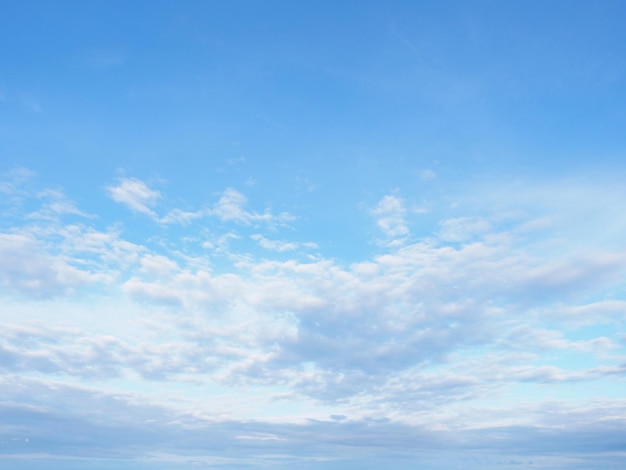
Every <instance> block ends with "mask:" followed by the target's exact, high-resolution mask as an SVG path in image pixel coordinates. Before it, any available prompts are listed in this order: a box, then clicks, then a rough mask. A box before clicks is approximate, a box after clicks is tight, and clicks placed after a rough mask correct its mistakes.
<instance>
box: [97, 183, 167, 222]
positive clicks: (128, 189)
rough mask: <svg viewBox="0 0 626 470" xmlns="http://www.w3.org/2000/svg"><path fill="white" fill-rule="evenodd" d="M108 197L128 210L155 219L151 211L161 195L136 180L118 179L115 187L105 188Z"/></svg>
mask: <svg viewBox="0 0 626 470" xmlns="http://www.w3.org/2000/svg"><path fill="white" fill-rule="evenodd" d="M106 189H107V191H108V194H109V197H110V198H111V199H113V200H114V201H115V202H119V203H120V204H124V205H125V206H126V207H128V208H129V209H130V210H132V211H134V212H139V213H141V214H145V215H149V216H151V217H156V214H155V212H154V211H153V210H152V209H151V207H153V206H154V204H155V203H156V201H157V200H158V199H159V198H161V194H160V193H159V192H158V191H155V190H153V189H151V188H150V187H148V185H147V184H146V183H144V182H143V181H141V180H139V179H137V178H126V177H124V178H120V179H119V181H118V183H117V184H116V185H110V186H107V188H106Z"/></svg>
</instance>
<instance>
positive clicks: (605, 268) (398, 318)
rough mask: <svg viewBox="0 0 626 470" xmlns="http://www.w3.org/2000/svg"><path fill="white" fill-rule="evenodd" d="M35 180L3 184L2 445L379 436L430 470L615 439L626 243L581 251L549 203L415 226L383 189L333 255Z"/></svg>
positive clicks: (219, 444)
mask: <svg viewBox="0 0 626 470" xmlns="http://www.w3.org/2000/svg"><path fill="white" fill-rule="evenodd" d="M27 174H28V172H26V171H24V170H20V171H14V172H12V174H11V175H9V177H7V178H6V179H5V181H4V182H3V184H2V191H3V193H4V195H5V196H6V204H5V206H4V207H3V210H4V213H5V222H4V226H3V231H2V233H1V234H0V282H1V283H2V289H3V296H2V303H3V306H2V311H3V312H4V313H3V328H2V331H1V332H0V369H1V370H2V371H3V377H4V378H3V380H2V383H1V384H0V387H1V388H2V392H3V393H2V394H3V396H4V397H6V398H5V399H4V401H3V402H2V406H3V410H4V411H3V414H4V416H6V417H7V419H6V420H5V422H4V424H3V428H2V437H1V440H2V443H3V444H2V452H3V455H4V456H5V457H3V458H6V459H10V458H13V457H11V456H20V455H22V456H28V455H30V456H31V457H32V458H41V459H44V460H45V459H49V458H52V457H51V456H54V457H55V458H59V459H73V458H77V459H80V458H83V457H89V456H90V457H96V458H98V459H113V458H115V459H118V458H119V459H122V460H124V459H130V460H133V461H135V460H136V461H138V462H144V463H146V462H155V463H157V464H163V465H172V466H173V467H175V466H176V465H177V462H178V463H180V462H191V461H197V462H198V465H218V466H219V465H226V466H227V465H243V466H244V467H245V466H246V465H248V466H254V465H262V464H263V462H265V461H266V460H267V459H270V460H272V462H273V465H275V466H278V468H281V467H280V465H285V466H288V465H294V463H297V465H300V467H298V468H308V467H306V466H307V465H318V466H317V467H316V468H335V467H333V465H335V464H337V465H339V463H340V462H350V461H353V460H354V459H357V454H358V452H360V451H359V449H364V448H366V449H368V450H367V452H369V453H371V456H372V462H375V461H376V459H378V458H382V456H381V455H379V454H377V451H376V449H377V448H380V449H385V452H387V451H389V452H392V453H394V455H395V454H397V458H398V459H399V460H398V461H399V462H401V463H399V468H403V467H402V465H406V466H407V468H408V466H410V465H413V464H414V463H415V462H416V460H415V458H417V457H416V456H415V455H414V451H415V446H416V443H417V442H420V443H421V444H419V445H418V447H420V448H427V449H428V451H425V452H423V453H422V454H420V457H419V459H421V460H419V459H418V460H417V461H419V462H422V464H423V465H432V466H433V468H435V467H436V465H437V461H438V459H440V458H441V454H440V453H441V452H445V450H446V449H451V448H454V449H457V450H458V451H459V452H460V454H458V455H463V456H464V457H459V458H461V459H478V460H476V462H482V463H481V464H480V465H483V468H491V467H490V465H491V466H494V468H496V467H498V465H499V464H498V462H499V461H500V460H498V458H499V457H498V458H496V457H495V455H507V456H510V458H511V459H512V460H511V461H512V462H514V461H516V460H515V459H518V458H523V459H525V460H524V462H526V463H525V464H528V462H529V461H533V462H535V463H534V465H535V466H536V467H538V468H578V467H577V465H578V466H579V467H580V468H585V465H589V460H588V459H590V458H592V457H591V455H592V454H593V459H602V458H604V457H603V456H609V455H612V456H613V457H612V458H616V457H615V455H622V454H619V452H623V451H624V448H623V444H622V443H621V442H620V441H619V439H616V437H615V436H617V435H619V433H620V432H622V433H623V431H624V430H625V427H624V426H625V424H626V422H625V421H624V419H623V416H624V415H623V409H624V406H626V402H625V401H624V400H623V399H622V398H621V394H620V393H619V392H618V391H619V390H620V389H621V388H620V387H622V386H623V377H624V374H625V372H626V365H625V364H626V355H625V351H624V343H625V339H626V336H625V329H624V320H623V319H624V311H625V309H626V301H624V300H622V299H623V296H622V294H623V291H622V289H623V288H622V285H623V280H624V276H625V274H626V251H625V250H624V249H623V248H622V247H621V246H620V247H617V248H615V249H606V248H603V249H600V248H599V247H595V246H594V245H593V244H585V245H583V246H582V248H581V241H580V240H578V239H576V237H570V238H565V237H563V230H564V229H565V228H567V224H568V221H567V220H558V219H555V218H554V217H551V216H553V215H554V214H550V213H549V208H548V209H545V210H544V211H543V212H542V213H539V212H537V211H535V210H534V208H533V207H532V204H527V207H525V208H522V207H521V206H520V204H519V203H518V204H513V203H512V204H511V207H507V208H505V209H506V210H505V209H502V208H500V209H498V210H497V211H491V212H486V211H483V212H482V213H477V212H476V211H474V212H473V213H468V215H463V216H455V217H451V218H445V219H442V220H440V221H439V223H438V225H437V227H438V228H437V229H436V230H435V231H434V232H433V233H432V234H430V235H429V236H426V237H420V238H415V237H413V236H412V235H411V231H410V227H411V226H412V225H413V224H415V223H416V222H415V221H416V220H417V219H416V218H419V217H420V216H421V213H420V211H409V210H407V209H406V208H407V207H411V201H405V200H403V199H402V197H401V195H399V194H398V193H395V194H389V195H386V196H384V197H383V198H382V199H381V200H380V201H379V202H378V203H377V204H376V205H375V206H373V207H371V208H370V209H368V210H367V212H368V213H369V214H370V215H371V216H372V221H371V223H372V227H378V228H379V229H380V235H381V236H382V237H383V238H380V237H379V236H376V239H375V240H374V241H373V244H372V247H373V248H372V249H371V256H369V257H366V258H363V259H353V260H341V259H336V258H331V257H326V256H324V254H323V250H324V246H323V243H322V241H321V240H310V241H307V242H301V241H290V240H289V239H288V234H289V233H293V231H294V230H295V225H294V224H297V218H296V217H294V215H291V214H287V213H283V214H281V215H274V213H273V212H272V211H270V210H269V209H264V210H262V211H255V210H254V209H247V208H245V207H244V206H245V205H247V204H250V203H248V202H247V200H246V197H245V196H244V195H243V194H242V193H240V192H239V191H237V190H235V189H232V188H230V189H227V190H225V191H224V192H223V193H222V194H221V195H217V197H216V200H215V201H208V203H207V205H206V209H198V210H194V211H192V212H193V213H196V214H200V213H202V215H201V216H198V217H187V218H185V222H184V224H183V225H179V227H180V228H179V229H176V230H175V231H169V230H171V229H170V228H169V227H170V224H169V223H164V222H163V219H166V218H167V217H168V216H161V215H159V214H160V213H162V212H163V211H162V210H161V209H160V204H161V201H164V200H165V199H166V197H165V196H164V195H163V194H161V193H160V192H158V191H157V190H155V189H153V188H151V187H150V185H149V184H148V183H146V182H144V181H142V180H140V179H138V178H122V179H120V180H118V182H117V183H115V184H114V185H109V186H107V187H106V191H104V193H106V194H108V196H109V197H110V198H111V199H112V200H113V201H115V202H117V203H121V204H122V205H125V206H127V207H128V208H129V209H130V210H131V211H134V212H138V213H139V216H140V217H143V216H147V217H145V218H143V219H137V221H135V222H133V224H134V226H135V227H142V231H141V232H138V233H139V235H138V234H137V233H135V234H134V235H133V234H132V232H131V231H130V230H128V228H129V227H126V226H125V225H120V224H119V223H117V222H116V221H115V220H104V219H103V215H98V214H94V215H90V214H88V213H86V212H84V211H83V210H81V209H80V208H78V207H76V204H75V203H73V202H72V201H71V199H70V198H69V197H67V196H66V195H64V194H63V192H62V191H60V190H58V189H57V190H55V191H51V190H49V189H46V188H40V189H37V190H36V191H32V187H31V188H30V190H28V191H27V190H26V189H24V185H27V184H34V183H27V181H29V178H30V177H28V176H24V175H27ZM20 175H22V176H20ZM581 201H582V199H581ZM163 203H165V202H163ZM250 205H251V206H252V207H254V206H255V204H250ZM581 208H582V209H581V210H583V211H584V204H581ZM521 209H525V210H521ZM168 211H169V214H173V213H178V214H182V213H183V212H182V210H178V209H176V208H170V209H168ZM190 213H191V212H190ZM559 213H561V212H559ZM609 213H611V211H610V210H609ZM107 217H110V216H107ZM173 219H174V218H173V217H170V219H169V220H173ZM212 220H214V221H215V222H211V221H212ZM612 223H614V224H615V223H618V221H615V220H613V221H612ZM289 224H291V226H290V225H289ZM181 231H182V232H181ZM127 232H128V235H126V233H127ZM146 233H149V234H150V235H149V236H145V235H143V234H146ZM181 233H184V234H185V235H184V236H185V240H186V241H185V242H184V243H183V244H180V243H174V239H180V237H181ZM605 245H607V244H605ZM85 384H89V385H88V386H87V385H85ZM61 424H63V426H68V427H70V428H71V429H73V430H75V431H74V432H72V433H70V434H68V435H66V436H54V429H55V428H56V427H58V426H60V425H61ZM496 434H497V435H498V436H499V437H498V439H497V440H494V435H496ZM348 435H349V436H350V437H346V436H348ZM546 435H549V436H551V437H550V438H546ZM79 436H82V437H80V438H79ZM589 436H593V438H592V439H589ZM85 439H86V440H85ZM204 442H211V443H212V444H205V443H204ZM375 443H376V444H375ZM157 448H158V449H159V451H158V452H157V451H156V450H155V449H157ZM227 448H228V449H230V450H228V451H226V450H224V449H227ZM62 449H65V450H62ZM390 449H391V450H390ZM568 449H569V450H568ZM574 449H575V451H573V450H574ZM566 450H567V452H566ZM555 453H560V454H562V457H559V458H556V457H554V455H555ZM564 453H565V454H566V455H565V456H563V454H564ZM616 453H617V454H616ZM271 455H276V456H275V457H272V456H271ZM278 456H280V457H278ZM16 458H17V457H16ZM361 458H362V456H360V457H358V459H361ZM607 458H608V457H607ZM181 459H182V460H181ZM276 459H278V460H276ZM358 459H357V460H358ZM481 459H482V460H481ZM476 462H475V464H476V465H478V464H477V463H476ZM324 465H325V466H324ZM542 466H543V467H542ZM427 468H428V467H427Z"/></svg>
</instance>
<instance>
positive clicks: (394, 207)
mask: <svg viewBox="0 0 626 470" xmlns="http://www.w3.org/2000/svg"><path fill="white" fill-rule="evenodd" d="M372 214H373V215H374V217H376V224H377V225H378V227H379V228H380V229H381V230H382V232H383V233H384V234H385V236H386V237H387V238H388V239H392V240H393V241H392V242H390V243H392V244H398V243H401V242H402V240H403V238H401V237H404V236H406V235H408V233H409V228H408V226H407V223H406V220H405V214H406V208H405V206H404V201H403V200H402V199H400V198H399V197H397V196H394V195H387V196H385V197H383V198H382V199H381V200H380V202H379V203H378V204H377V205H376V207H374V209H372ZM399 237H400V238H399Z"/></svg>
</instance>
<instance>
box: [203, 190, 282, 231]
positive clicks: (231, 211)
mask: <svg viewBox="0 0 626 470" xmlns="http://www.w3.org/2000/svg"><path fill="white" fill-rule="evenodd" d="M247 202H248V199H247V198H246V196H244V195H243V194H242V193H240V192H239V191H237V190H235V189H233V188H227V189H225V190H224V192H223V193H222V195H221V197H220V199H219V200H218V201H217V203H216V204H215V205H214V206H213V209H212V210H211V213H212V214H213V215H215V216H217V217H219V218H220V219H222V220H224V221H234V222H239V223H243V224H251V223H255V222H264V223H278V224H283V223H285V222H289V221H292V220H294V217H293V216H292V215H290V214H288V213H286V212H283V213H280V214H272V213H271V212H270V211H268V210H266V211H265V212H263V213H258V212H249V211H247V210H246V209H245V206H246V204H247Z"/></svg>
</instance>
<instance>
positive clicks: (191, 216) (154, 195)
mask: <svg viewBox="0 0 626 470" xmlns="http://www.w3.org/2000/svg"><path fill="white" fill-rule="evenodd" d="M107 192H108V194H109V197H110V198H111V199H113V200H114V201H115V202H119V203H121V204H123V205H125V206H126V207H128V208H129V209H130V210H132V211H134V212H138V213H141V214H145V215H148V216H150V217H151V218H152V219H154V220H155V221H157V222H159V223H162V224H172V223H179V224H183V225H185V224H189V223H191V222H193V221H194V220H196V219H200V218H203V217H207V216H214V217H217V218H219V219H220V220H223V221H225V222H237V223H241V224H245V225H249V224H255V223H267V224H284V223H287V222H290V221H292V220H294V217H293V216H292V215H290V214H288V213H286V212H283V213H280V214H273V213H272V212H271V211H269V210H266V211H264V212H262V213H258V212H253V211H248V210H246V207H245V206H246V204H247V201H248V200H247V198H246V196H244V195H243V194H242V193H240V192H239V191H237V190H235V189H233V188H226V189H225V190H224V191H223V192H222V194H221V196H220V197H219V199H218V200H217V201H216V202H215V203H214V204H213V206H212V207H211V208H208V209H204V210H197V211H186V210H182V209H178V208H175V209H172V210H170V211H169V212H167V213H166V214H165V215H164V216H162V217H159V216H158V213H157V212H156V210H155V209H154V206H155V205H156V203H157V201H158V200H159V199H162V198H163V195H162V194H161V193H160V192H158V191H156V190H154V189H151V188H150V187H149V186H148V185H147V184H146V183H145V182H143V181H141V180H139V179H137V178H121V179H120V180H119V182H118V184H116V185H111V186H107Z"/></svg>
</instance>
